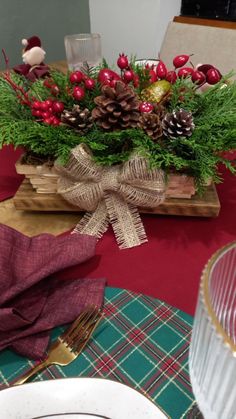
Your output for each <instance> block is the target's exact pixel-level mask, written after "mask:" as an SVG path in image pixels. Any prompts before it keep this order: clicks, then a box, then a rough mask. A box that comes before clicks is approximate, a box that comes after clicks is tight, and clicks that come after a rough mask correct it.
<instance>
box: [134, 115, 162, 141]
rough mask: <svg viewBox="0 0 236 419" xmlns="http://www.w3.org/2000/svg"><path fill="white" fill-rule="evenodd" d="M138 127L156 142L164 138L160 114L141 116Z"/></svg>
mask: <svg viewBox="0 0 236 419" xmlns="http://www.w3.org/2000/svg"><path fill="white" fill-rule="evenodd" d="M138 127H139V128H141V129H143V131H144V132H145V133H146V134H147V135H148V136H149V137H151V138H152V139H153V140H154V141H155V140H157V139H158V138H160V137H162V123H161V119H160V116H159V115H158V114H155V113H143V114H141V116H140V118H139V122H138Z"/></svg>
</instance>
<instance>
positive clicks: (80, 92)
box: [73, 86, 85, 100]
mask: <svg viewBox="0 0 236 419" xmlns="http://www.w3.org/2000/svg"><path fill="white" fill-rule="evenodd" d="M84 96H85V91H84V89H83V87H80V86H75V87H74V89H73V97H74V98H75V99H76V100H82V99H83V98H84Z"/></svg>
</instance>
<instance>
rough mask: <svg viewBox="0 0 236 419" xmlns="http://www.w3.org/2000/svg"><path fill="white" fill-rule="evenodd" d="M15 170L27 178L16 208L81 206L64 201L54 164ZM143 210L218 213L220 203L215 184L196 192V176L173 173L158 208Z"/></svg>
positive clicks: (151, 211) (44, 208)
mask: <svg viewBox="0 0 236 419" xmlns="http://www.w3.org/2000/svg"><path fill="white" fill-rule="evenodd" d="M16 171H17V173H19V174H24V175H25V180H24V181H23V183H22V184H21V186H20V188H19V190H18V191H17V193H16V195H15V197H14V199H13V200H14V205H15V207H16V209H19V210H28V211H78V212H81V209H80V208H78V207H75V206H73V205H72V204H70V203H69V202H67V201H65V200H64V199H63V198H62V197H61V196H60V195H59V194H58V193H57V180H58V174H57V173H56V171H55V169H54V167H53V166H48V165H47V164H43V165H35V166H34V165H28V164H22V160H21V159H20V160H19V161H18V162H17V163H16ZM139 210H140V212H142V213H151V214H166V215H184V216H186V215H187V216H202V217H217V216H218V214H219V211H220V203H219V199H218V196H217V192H216V189H215V186H214V185H208V186H206V187H205V191H204V194H203V195H202V196H199V195H198V194H196V190H195V186H194V179H193V178H192V177H189V176H187V175H184V174H170V175H169V177H168V185H167V190H166V199H165V201H164V203H163V204H161V205H159V206H158V207H157V208H154V209H153V208H152V209H150V208H140V209H139Z"/></svg>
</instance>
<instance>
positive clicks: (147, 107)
mask: <svg viewBox="0 0 236 419" xmlns="http://www.w3.org/2000/svg"><path fill="white" fill-rule="evenodd" d="M153 109H154V106H153V105H152V103H150V102H142V103H141V104H140V105H139V111H140V112H142V113H150V112H152V111H153Z"/></svg>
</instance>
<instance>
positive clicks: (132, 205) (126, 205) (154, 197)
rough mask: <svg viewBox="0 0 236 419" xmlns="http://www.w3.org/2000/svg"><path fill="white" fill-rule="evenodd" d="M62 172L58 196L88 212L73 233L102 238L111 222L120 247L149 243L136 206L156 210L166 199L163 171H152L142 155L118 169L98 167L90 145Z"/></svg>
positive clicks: (74, 153)
mask: <svg viewBox="0 0 236 419" xmlns="http://www.w3.org/2000/svg"><path fill="white" fill-rule="evenodd" d="M56 168H57V170H58V171H59V173H60V177H59V183H58V193H60V194H61V195H62V196H63V197H64V198H65V199H66V200H67V201H69V202H71V203H72V204H73V205H76V206H78V207H79V208H81V209H83V210H86V211H88V212H87V213H86V214H85V215H84V217H83V218H82V220H81V221H80V222H79V223H78V224H77V226H76V227H75V229H74V231H73V233H75V232H79V233H84V234H89V235H94V236H97V237H101V236H102V235H103V233H104V232H105V231H106V230H107V228H108V225H109V222H110V223H111V225H112V227H113V230H114V233H115V236H116V239H117V242H118V245H119V247H120V248H122V249H124V248H129V247H133V246H138V245H140V244H141V243H144V242H145V241H147V237H146V233H145V230H144V227H143V224H142V221H141V218H140V216H139V213H138V210H137V207H157V206H158V205H159V204H160V203H161V202H163V200H164V191H165V180H164V173H163V171H162V170H158V169H154V170H149V168H148V162H147V160H146V159H145V158H144V157H142V156H139V155H133V156H131V158H130V159H129V160H128V161H127V162H125V163H123V164H121V165H116V166H111V167H109V166H99V165H98V164H96V163H95V162H94V160H93V158H92V155H91V153H90V151H89V149H88V147H87V146H85V145H84V144H80V145H79V146H77V147H76V148H74V149H73V150H72V151H71V155H70V158H69V161H68V163H67V165H66V166H63V167H62V166H58V165H56Z"/></svg>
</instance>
